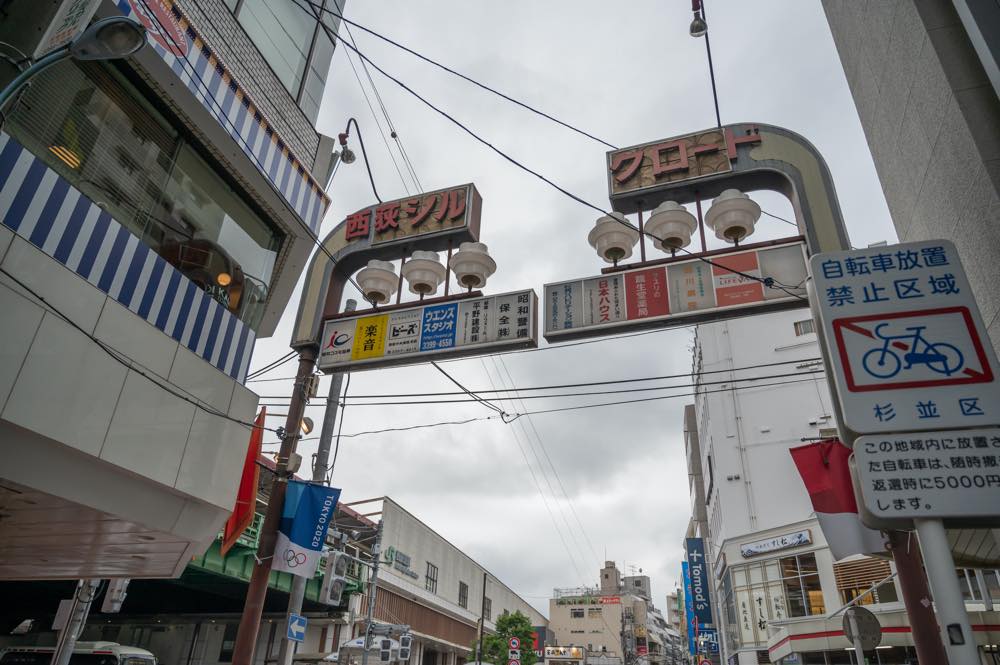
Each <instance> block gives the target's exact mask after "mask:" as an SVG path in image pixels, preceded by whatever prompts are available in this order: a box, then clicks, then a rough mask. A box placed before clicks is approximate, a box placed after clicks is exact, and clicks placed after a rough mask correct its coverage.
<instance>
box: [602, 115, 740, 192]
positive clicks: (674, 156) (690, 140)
mask: <svg viewBox="0 0 1000 665" xmlns="http://www.w3.org/2000/svg"><path fill="white" fill-rule="evenodd" d="M742 143H760V135H759V134H757V133H755V132H752V131H751V132H750V133H748V134H746V135H742V136H737V135H736V134H735V133H734V132H733V130H732V129H730V128H729V127H722V128H716V129H709V130H706V131H703V132H698V133H697V134H689V135H687V136H678V137H674V138H671V139H665V140H661V141H653V142H651V143H644V144H642V145H637V146H632V147H631V148H622V149H620V150H612V151H611V152H609V153H608V155H607V160H608V162H607V166H608V192H609V194H610V197H611V200H612V203H614V201H616V200H617V199H620V198H625V197H634V196H636V195H641V194H645V193H648V192H649V191H651V190H656V189H659V188H661V187H664V186H668V185H671V184H675V183H678V182H682V181H684V180H690V179H692V178H698V177H701V176H706V175H712V174H715V173H728V172H730V171H732V170H733V166H732V163H733V161H735V160H736V159H737V154H736V146H737V145H740V144H742Z"/></svg>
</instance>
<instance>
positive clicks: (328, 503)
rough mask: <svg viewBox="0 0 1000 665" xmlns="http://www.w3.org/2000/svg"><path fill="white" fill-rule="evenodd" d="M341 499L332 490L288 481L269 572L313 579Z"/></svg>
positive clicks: (296, 481) (336, 492)
mask: <svg viewBox="0 0 1000 665" xmlns="http://www.w3.org/2000/svg"><path fill="white" fill-rule="evenodd" d="M338 499H340V490H339V489H337V488H335V487H327V486H326V485H318V484H314V483H304V482H301V481H298V480H289V481H288V489H287V490H285V506H284V508H283V509H282V511H281V522H280V524H279V525H278V539H277V542H276V543H275V546H274V561H273V562H272V563H271V569H272V570H278V571H283V572H286V573H291V574H292V575H299V576H301V577H307V578H312V577H313V576H314V575H315V574H316V568H317V566H318V565H319V559H320V555H321V554H322V553H323V545H324V543H326V531H327V529H328V528H329V526H330V523H331V522H333V517H334V513H335V511H336V509H337V501H338Z"/></svg>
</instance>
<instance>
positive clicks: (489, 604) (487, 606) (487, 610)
mask: <svg viewBox="0 0 1000 665" xmlns="http://www.w3.org/2000/svg"><path fill="white" fill-rule="evenodd" d="M492 615H493V600H492V599H490V598H483V617H484V618H485V619H487V620H489V619H490V618H492Z"/></svg>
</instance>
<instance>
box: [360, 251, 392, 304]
mask: <svg viewBox="0 0 1000 665" xmlns="http://www.w3.org/2000/svg"><path fill="white" fill-rule="evenodd" d="M398 284H399V277H398V276H397V275H396V268H395V266H393V265H392V263H390V262H389V261H379V260H378V259H372V260H371V261H369V262H368V266H367V267H365V268H362V269H361V271H360V272H359V273H358V286H360V287H361V290H362V291H363V292H364V295H365V300H367V301H368V302H370V303H372V304H382V303H385V302H389V297H390V296H392V294H393V293H395V292H396V287H397V286H398Z"/></svg>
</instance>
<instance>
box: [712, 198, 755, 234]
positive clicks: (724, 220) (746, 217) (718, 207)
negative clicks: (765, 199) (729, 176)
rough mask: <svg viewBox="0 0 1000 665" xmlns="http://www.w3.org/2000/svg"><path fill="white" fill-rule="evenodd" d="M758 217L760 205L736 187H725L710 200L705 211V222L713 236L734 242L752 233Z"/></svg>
mask: <svg viewBox="0 0 1000 665" xmlns="http://www.w3.org/2000/svg"><path fill="white" fill-rule="evenodd" d="M758 219H760V206H759V205H757V204H756V203H754V202H753V201H752V200H751V199H750V197H749V196H747V195H746V194H744V193H743V192H741V191H740V190H738V189H727V190H726V191H724V192H722V193H721V194H719V197H718V198H717V199H715V201H713V202H712V207H711V208H709V209H708V212H707V213H705V223H706V224H707V225H708V227H709V228H711V229H712V230H713V231H715V237H716V238H718V239H719V240H725V241H726V242H731V243H736V242H739V241H740V240H742V239H743V238H746V237H747V236H748V235H750V234H751V233H753V227H754V224H756V223H757V220H758Z"/></svg>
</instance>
